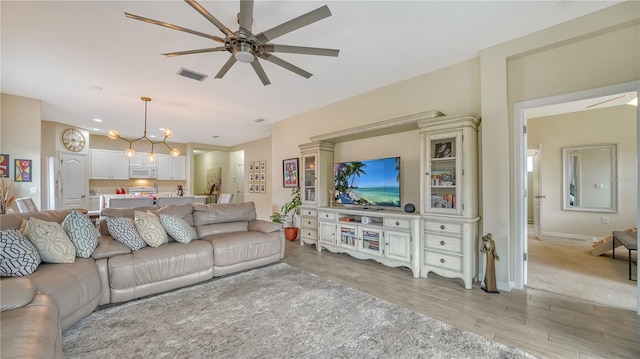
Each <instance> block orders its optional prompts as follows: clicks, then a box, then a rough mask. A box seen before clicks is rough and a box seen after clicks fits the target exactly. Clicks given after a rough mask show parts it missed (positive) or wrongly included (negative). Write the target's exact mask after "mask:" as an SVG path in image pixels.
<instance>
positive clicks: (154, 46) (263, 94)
mask: <svg viewBox="0 0 640 359" xmlns="http://www.w3.org/2000/svg"><path fill="white" fill-rule="evenodd" d="M617 2H619V1H603V2H598V1H562V0H560V1H530V2H527V1H493V2H488V1H468V2H463V1H320V2H318V1H256V3H255V7H254V22H253V30H254V33H258V32H261V31H264V30H268V29H270V28H272V27H274V26H276V25H279V24H280V23H282V22H285V21H287V20H289V19H292V18H294V17H297V16H299V15H302V14H304V13H306V12H308V11H311V10H314V9H316V8H318V7H320V6H322V5H325V4H327V5H328V6H329V8H330V10H331V12H332V14H333V16H331V17H329V18H327V19H324V20H321V21H319V22H316V23H314V24H311V25H309V26H307V27H304V28H301V29H299V30H296V31H294V32H292V33H289V34H287V35H284V36H282V37H280V38H278V39H276V40H274V41H273V43H277V44H284V45H298V46H309V47H325V48H335V49H340V55H339V57H337V58H334V57H322V56H305V55H296V54H278V56H279V57H281V58H283V59H285V60H287V61H289V62H291V63H293V64H294V65H297V66H299V67H301V68H303V69H305V70H307V71H309V72H311V73H313V76H312V77H311V78H310V79H305V78H303V77H300V76H298V75H296V74H294V73H292V72H289V71H287V70H285V69H282V68H280V67H278V66H276V65H273V64H271V63H268V62H266V61H263V62H262V64H263V67H264V69H265V71H266V73H267V75H268V76H269V78H270V80H271V83H272V84H271V85H269V86H263V85H262V84H261V82H260V80H259V79H258V77H257V76H256V74H255V73H254V71H253V69H252V68H251V66H250V65H249V64H243V63H236V64H235V65H234V66H233V67H232V68H231V70H230V71H229V72H228V73H227V74H226V76H225V77H224V78H223V79H214V76H215V74H216V73H217V72H218V70H219V69H220V68H221V67H222V65H223V64H224V63H225V62H226V61H227V59H228V57H229V55H228V54H227V53H221V52H214V53H207V54H194V55H187V56H181V57H173V58H166V57H164V56H161V55H160V54H161V53H165V52H173V51H182V50H191V49H199V48H205V47H215V46H219V43H216V42H213V41H211V40H207V39H205V38H202V37H199V36H195V35H191V34H187V33H184V32H180V31H175V30H170V29H166V28H162V27H159V26H155V25H151V24H147V23H143V22H140V21H136V20H132V19H128V18H126V17H125V16H124V14H123V13H124V12H129V13H133V14H136V15H140V16H143V17H148V18H152V19H155V20H159V21H164V22H169V23H172V24H175V25H179V26H183V27H187V28H190V29H193V30H197V31H201V32H205V33H208V34H212V35H216V36H220V37H224V35H223V34H222V33H221V32H220V31H219V30H218V29H216V28H215V27H214V26H213V25H212V24H211V23H209V22H208V21H207V20H206V19H205V18H204V17H202V16H201V15H200V14H198V13H197V12H196V11H195V10H194V9H193V8H192V7H191V6H189V5H188V4H186V3H184V2H182V1H65V2H62V1H43V2H30V1H2V2H1V3H0V4H1V5H0V6H1V8H0V11H1V40H2V42H1V46H2V47H1V51H2V52H1V67H2V73H1V76H2V77H1V90H2V92H3V93H8V94H12V95H18V96H25V97H30V98H36V99H41V100H42V116H43V119H44V120H49V121H56V122H61V123H66V124H69V125H73V126H78V127H83V128H87V129H94V128H95V129H99V130H95V133H100V134H105V133H106V131H107V130H108V129H110V128H115V129H118V130H119V131H120V133H121V135H123V136H125V137H127V136H128V137H138V136H140V135H141V133H142V130H143V127H144V103H143V102H142V101H141V100H140V97H141V96H148V97H151V98H152V99H153V101H152V102H150V103H149V110H148V131H149V134H154V133H155V134H158V135H160V131H159V130H158V128H160V127H169V128H172V129H173V130H174V132H175V135H174V137H173V138H172V141H175V142H183V143H184V142H197V143H205V144H212V145H220V146H232V145H237V144H241V143H244V142H247V141H252V140H256V139H259V138H262V137H265V136H268V135H269V134H270V128H271V124H273V123H275V122H277V121H280V120H283V119H286V118H289V117H291V116H294V115H297V114H301V113H304V112H307V111H310V110H313V109H315V108H318V107H322V106H325V105H327V104H330V103H334V102H336V101H339V100H342V99H345V98H348V97H352V96H355V95H358V94H361V93H364V92H367V91H370V90H372V89H375V88H378V87H381V86H384V85H388V84H391V83H394V82H398V81H401V80H404V79H407V78H411V77H414V76H417V75H420V74H424V73H427V72H429V71H432V70H435V69H438V68H441V67H444V66H447V65H450V64H453V63H457V62H460V61H464V60H466V59H469V58H472V57H475V56H478V55H479V51H480V50H481V49H483V48H487V47H490V46H493V45H496V44H498V43H501V42H505V41H508V40H511V39H514V38H518V37H521V36H524V35H526V34H529V33H533V32H536V31H539V30H541V29H544V28H547V27H550V26H553V25H555V24H558V23H562V22H565V21H568V20H570V19H572V18H576V17H579V16H582V15H585V14H587V13H591V12H594V11H597V10H600V9H602V8H604V7H607V6H611V5H613V4H615V3H617ZM200 3H201V4H202V5H203V6H204V7H205V8H206V9H207V10H208V11H209V12H210V13H211V14H212V15H213V16H215V17H216V18H217V19H218V20H220V21H221V22H222V23H223V24H225V25H226V26H227V27H229V28H230V29H232V30H233V31H235V30H236V29H237V23H236V14H237V12H238V9H239V1H201V2H200ZM180 68H186V69H189V70H193V71H196V72H200V73H204V74H207V75H209V77H208V78H207V79H206V80H204V81H203V82H198V81H195V80H191V79H187V78H184V77H181V76H178V75H176V73H177V72H178V71H179V69H180ZM443 86H446V84H443ZM95 118H99V119H102V120H103V122H102V123H97V122H94V121H93V119H95ZM259 118H261V119H265V121H264V122H261V123H256V122H254V121H255V120H256V119H259ZM212 136H219V137H218V138H212Z"/></svg>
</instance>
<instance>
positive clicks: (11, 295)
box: [0, 238, 36, 312]
mask: <svg viewBox="0 0 640 359" xmlns="http://www.w3.org/2000/svg"><path fill="white" fill-rule="evenodd" d="M25 240H26V238H25ZM35 294H36V289H35V288H34V287H33V284H32V283H31V281H30V280H29V278H12V279H5V280H0V312H4V311H5V310H11V309H16V308H20V307H24V306H25V305H27V304H29V302H31V300H32V299H33V296H34V295H35Z"/></svg>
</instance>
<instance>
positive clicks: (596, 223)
mask: <svg viewBox="0 0 640 359" xmlns="http://www.w3.org/2000/svg"><path fill="white" fill-rule="evenodd" d="M527 133H528V142H529V144H530V145H541V148H542V151H541V152H542V155H541V159H542V162H541V170H542V187H541V188H542V194H544V195H545V196H546V198H545V199H544V200H542V201H541V208H540V212H541V216H542V218H541V223H542V224H543V228H542V229H543V234H547V235H561V236H565V237H574V238H578V239H580V238H583V239H590V238H593V237H605V236H608V235H610V234H611V232H612V231H614V230H620V229H626V228H630V227H635V226H636V221H637V208H638V200H637V195H638V191H637V185H638V181H637V173H638V164H637V145H636V142H637V139H636V108H635V107H633V106H630V105H623V106H616V107H609V108H604V109H598V110H592V111H582V112H576V113H571V114H565V115H558V116H548V117H541V118H536V119H530V120H529V122H528V131H527ZM609 143H615V144H617V145H618V182H617V184H618V192H619V196H618V213H597V212H575V211H563V210H562V147H563V146H587V145H599V144H609ZM590 187H591V186H590ZM603 216H604V217H608V218H609V219H610V223H609V224H603V223H602V221H601V217H603Z"/></svg>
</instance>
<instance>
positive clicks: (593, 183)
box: [562, 144, 618, 212]
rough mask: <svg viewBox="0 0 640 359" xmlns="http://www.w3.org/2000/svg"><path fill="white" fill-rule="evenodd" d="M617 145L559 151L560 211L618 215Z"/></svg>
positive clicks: (574, 147)
mask: <svg viewBox="0 0 640 359" xmlns="http://www.w3.org/2000/svg"><path fill="white" fill-rule="evenodd" d="M617 150H618V149H617V145H615V144H607V145H589V146H571V147H563V148H562V170H563V176H562V177H563V178H562V195H563V196H562V197H563V201H562V209H563V210H565V211H588V212H617V211H618V201H617V198H618V188H617V183H616V182H617V181H616V179H617V177H618V176H617V173H618V172H617V171H618V170H617V163H618V155H617Z"/></svg>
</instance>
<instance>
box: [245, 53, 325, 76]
mask: <svg viewBox="0 0 640 359" xmlns="http://www.w3.org/2000/svg"><path fill="white" fill-rule="evenodd" d="M260 57H261V58H263V59H265V60H267V61H269V62H271V63H274V64H276V65H278V66H280V67H284V68H285V69H287V70H289V71H292V72H295V73H297V74H298V75H300V76H302V77H304V78H307V79H308V78H309V77H311V76H313V74H312V73H309V72H307V71H305V70H303V69H301V68H299V67H298V66H296V65H293V64H291V63H289V62H287V61H284V60H283V59H281V58H279V57H277V56H274V55H271V54H262V55H261V56H260ZM254 62H255V61H254Z"/></svg>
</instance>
